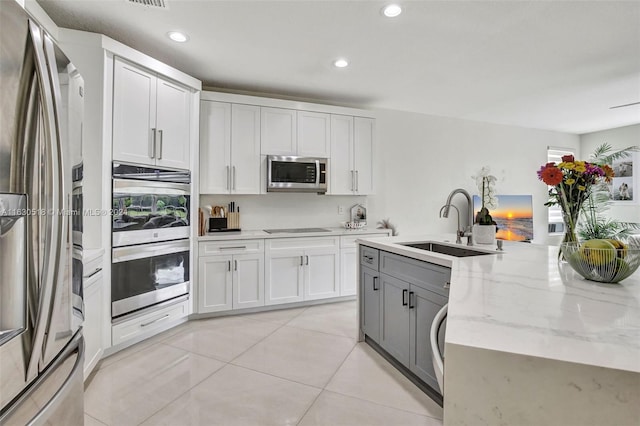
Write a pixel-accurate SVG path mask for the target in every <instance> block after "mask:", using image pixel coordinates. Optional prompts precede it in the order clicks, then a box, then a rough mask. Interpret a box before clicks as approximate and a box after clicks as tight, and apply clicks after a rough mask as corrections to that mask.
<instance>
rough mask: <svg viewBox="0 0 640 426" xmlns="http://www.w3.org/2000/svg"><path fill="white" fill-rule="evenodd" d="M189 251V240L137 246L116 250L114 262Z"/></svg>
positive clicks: (114, 251)
mask: <svg viewBox="0 0 640 426" xmlns="http://www.w3.org/2000/svg"><path fill="white" fill-rule="evenodd" d="M183 251H189V240H179V241H169V242H163V243H151V244H140V245H136V246H127V247H118V248H114V249H113V252H112V262H113V263H120V262H126V261H128V260H136V259H144V258H145V257H153V256H161V255H163V254H171V253H180V252H183Z"/></svg>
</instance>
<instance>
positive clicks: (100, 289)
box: [82, 272, 105, 380]
mask: <svg viewBox="0 0 640 426" xmlns="http://www.w3.org/2000/svg"><path fill="white" fill-rule="evenodd" d="M99 275H100V276H99V278H97V279H96V280H95V281H94V282H93V283H92V284H91V285H90V286H87V287H85V290H84V312H85V316H84V323H83V324H82V334H83V335H84V345H85V356H84V378H85V380H86V379H87V377H89V374H91V371H93V369H94V368H95V366H96V365H97V364H98V361H100V357H101V356H102V352H103V350H102V334H103V333H102V327H103V324H104V320H105V317H104V285H103V283H102V272H99ZM94 277H95V276H94ZM94 277H92V278H94Z"/></svg>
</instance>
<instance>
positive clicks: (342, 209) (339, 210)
mask: <svg viewBox="0 0 640 426" xmlns="http://www.w3.org/2000/svg"><path fill="white" fill-rule="evenodd" d="M338 214H344V206H338Z"/></svg>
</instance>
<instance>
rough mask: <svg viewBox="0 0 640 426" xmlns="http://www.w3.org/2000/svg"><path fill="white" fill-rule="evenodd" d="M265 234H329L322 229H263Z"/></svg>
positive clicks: (328, 230) (326, 230) (327, 230)
mask: <svg viewBox="0 0 640 426" xmlns="http://www.w3.org/2000/svg"><path fill="white" fill-rule="evenodd" d="M264 232H266V233H267V234H304V233H308V232H331V230H330V229H324V228H292V229H265V230H264Z"/></svg>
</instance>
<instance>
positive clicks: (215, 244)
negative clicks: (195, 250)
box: [199, 240, 264, 256]
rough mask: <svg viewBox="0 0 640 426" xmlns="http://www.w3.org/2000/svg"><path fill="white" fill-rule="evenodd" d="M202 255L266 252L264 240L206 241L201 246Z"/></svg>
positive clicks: (200, 252) (200, 253)
mask: <svg viewBox="0 0 640 426" xmlns="http://www.w3.org/2000/svg"><path fill="white" fill-rule="evenodd" d="M199 249H200V250H199V255H200V256H211V255H219V254H244V253H262V252H264V240H231V241H204V242H201V243H200V246H199Z"/></svg>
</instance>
